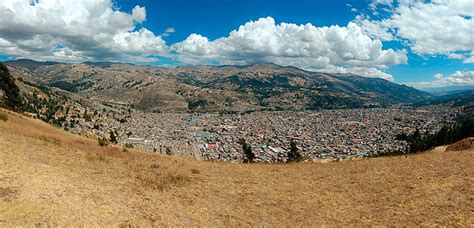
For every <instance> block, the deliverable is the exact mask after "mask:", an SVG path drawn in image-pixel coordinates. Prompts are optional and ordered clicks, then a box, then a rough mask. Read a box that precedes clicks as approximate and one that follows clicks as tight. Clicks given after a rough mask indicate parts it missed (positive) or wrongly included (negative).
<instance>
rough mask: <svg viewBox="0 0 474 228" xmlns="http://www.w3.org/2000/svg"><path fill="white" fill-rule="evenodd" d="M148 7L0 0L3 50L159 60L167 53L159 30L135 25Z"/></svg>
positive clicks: (50, 56) (38, 55) (107, 0)
mask: <svg viewBox="0 0 474 228" xmlns="http://www.w3.org/2000/svg"><path fill="white" fill-rule="evenodd" d="M145 20H146V10H145V8H144V7H139V6H135V7H134V8H133V10H132V12H131V14H130V13H126V12H122V11H120V10H117V9H116V8H115V7H114V6H113V2H112V1H111V0H76V1H62V0H43V1H41V0H40V1H36V3H35V4H30V3H29V1H25V0H2V1H1V2H0V54H3V55H8V56H11V57H27V58H32V59H38V60H57V61H73V62H74V61H85V60H121V61H131V60H134V61H139V62H147V61H156V59H154V58H153V57H152V56H155V55H166V52H167V47H166V44H165V42H164V41H163V40H162V39H161V37H160V36H155V35H154V34H153V33H152V32H151V31H149V30H147V29H146V28H141V29H140V30H138V31H136V25H137V24H139V23H142V22H144V21H145Z"/></svg>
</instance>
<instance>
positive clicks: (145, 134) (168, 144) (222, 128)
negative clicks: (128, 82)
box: [90, 106, 460, 162]
mask: <svg viewBox="0 0 474 228" xmlns="http://www.w3.org/2000/svg"><path fill="white" fill-rule="evenodd" d="M459 113H460V109H455V108H448V107H443V106H428V107H422V108H405V107H404V108H389V109H383V108H377V109H343V110H323V111H305V112H286V111H285V112H254V113H249V114H172V113H166V114H165V113H143V112H140V111H136V110H133V111H132V112H131V113H128V114H127V115H126V118H125V120H126V121H117V117H115V118H105V119H103V120H102V121H101V123H102V126H101V129H93V131H95V133H97V134H99V135H100V134H107V130H106V129H112V130H113V131H114V132H115V133H116V134H117V135H118V138H119V142H120V143H121V144H131V145H133V146H134V147H138V148H144V149H148V150H150V151H154V152H156V153H163V154H165V153H166V154H176V155H181V156H189V157H194V158H197V159H202V160H217V161H228V162H240V161H242V159H243V151H242V146H241V144H240V143H239V140H245V141H246V143H247V144H249V145H251V147H252V151H253V152H254V153H255V155H256V158H255V160H256V161H260V162H284V161H286V159H287V153H288V150H289V147H290V142H291V141H295V142H296V144H297V147H298V148H299V151H300V152H301V154H302V155H303V156H305V157H307V158H311V159H326V158H340V159H343V158H350V157H367V156H372V155H378V154H383V153H391V152H399V151H402V152H403V151H406V150H407V149H408V145H407V144H406V142H404V141H399V140H396V135H397V134H399V133H402V132H404V133H409V132H411V131H414V130H415V129H419V130H420V131H430V132H434V131H436V130H438V129H439V128H440V127H441V126H442V125H443V124H447V123H450V122H452V121H453V120H454V118H456V116H457V115H458V114H459ZM124 115H125V114H124ZM90 125H91V126H92V124H90Z"/></svg>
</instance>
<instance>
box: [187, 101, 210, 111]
mask: <svg viewBox="0 0 474 228" xmlns="http://www.w3.org/2000/svg"><path fill="white" fill-rule="evenodd" d="M206 104H207V101H206V100H203V99H196V100H191V101H189V102H188V108H189V109H190V110H194V109H196V108H198V107H200V106H204V105H206Z"/></svg>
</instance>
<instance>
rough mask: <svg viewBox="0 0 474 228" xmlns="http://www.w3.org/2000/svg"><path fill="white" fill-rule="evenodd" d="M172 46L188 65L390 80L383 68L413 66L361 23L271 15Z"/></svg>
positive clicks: (194, 36) (194, 35)
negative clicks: (281, 19) (283, 68)
mask: <svg viewBox="0 0 474 228" xmlns="http://www.w3.org/2000/svg"><path fill="white" fill-rule="evenodd" d="M171 48H172V50H173V51H174V53H175V54H176V55H177V58H178V59H179V61H181V62H183V63H187V64H203V63H207V64H210V63H215V62H217V63H219V64H237V65H244V64H254V63H275V64H279V65H291V66H296V67H300V68H303V69H308V70H328V71H330V70H333V71H349V72H350V71H351V70H356V69H357V72H358V73H364V75H363V76H372V77H379V76H381V75H383V77H384V78H391V76H390V75H388V74H386V73H384V72H383V71H381V69H386V68H387V67H389V66H392V65H398V64H404V63H406V62H407V57H406V52H405V50H393V49H385V50H384V49H383V48H382V42H381V41H380V40H378V39H373V38H371V37H369V36H368V35H366V34H365V33H364V32H363V31H362V29H361V27H360V26H359V25H357V24H356V23H352V22H350V23H349V24H348V25H347V26H344V27H341V26H329V27H316V26H314V25H312V24H305V25H296V24H291V23H281V24H276V23H275V20H274V19H273V18H271V17H267V18H260V19H259V20H257V21H250V22H247V23H245V24H244V25H242V26H240V27H239V28H238V29H237V30H234V31H232V32H231V33H230V34H229V35H228V36H227V37H222V38H219V39H216V40H213V41H211V40H209V39H208V38H207V37H204V36H202V35H199V34H192V35H190V36H189V37H188V38H187V39H186V40H184V41H182V42H179V43H177V44H174V45H173V46H172V47H171ZM363 69H365V70H363ZM373 73H376V74H373Z"/></svg>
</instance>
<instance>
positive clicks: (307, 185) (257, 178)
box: [0, 110, 474, 226]
mask: <svg viewBox="0 0 474 228" xmlns="http://www.w3.org/2000/svg"><path fill="white" fill-rule="evenodd" d="M0 113H8V114H7V116H8V120H7V121H2V120H0V226H9V225H47V224H50V225H128V224H134V225H152V224H153V225H214V226H234V225H238V226H242V225H244V226H247V225H256V226H266V225H278V226H285V225H286V226H309V225H324V224H326V225H346V224H357V225H396V224H404V225H420V224H422V225H434V224H438V225H459V226H469V225H474V186H473V184H474V179H473V178H474V175H473V174H474V167H473V165H472V164H474V151H472V150H471V151H460V152H443V151H437V152H426V153H421V154H416V155H410V156H406V157H405V156H399V157H383V158H372V159H365V160H354V161H343V162H331V163H301V164H272V165H268V164H252V165H245V164H227V163H216V162H203V161H195V160H187V159H184V158H178V157H170V156H160V155H155V154H151V153H145V152H140V151H133V150H128V151H124V150H123V148H119V147H113V146H109V147H106V148H103V147H99V146H97V142H95V141H90V140H87V139H84V138H81V137H79V136H76V135H72V134H69V133H65V132H63V131H61V130H58V129H55V128H53V127H51V126H49V125H47V124H44V123H42V122H40V121H37V120H33V119H29V118H27V117H22V116H20V115H17V114H14V113H10V112H7V111H5V110H0Z"/></svg>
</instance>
